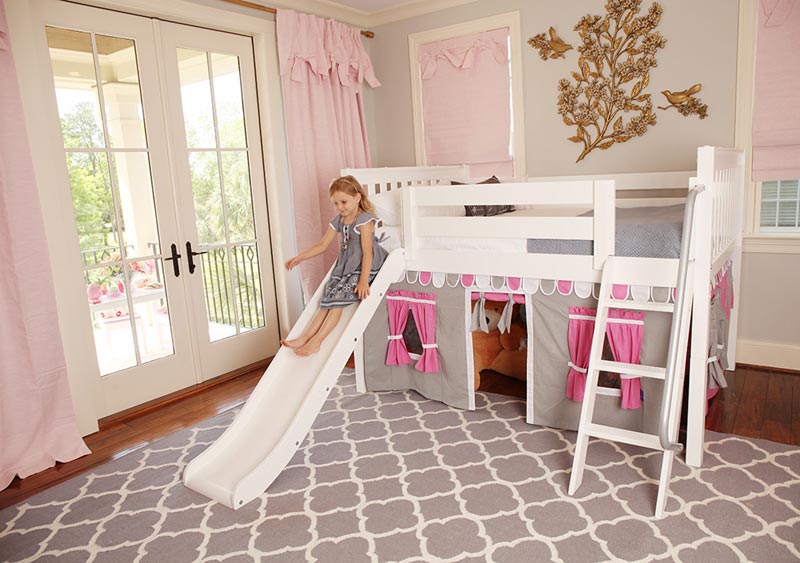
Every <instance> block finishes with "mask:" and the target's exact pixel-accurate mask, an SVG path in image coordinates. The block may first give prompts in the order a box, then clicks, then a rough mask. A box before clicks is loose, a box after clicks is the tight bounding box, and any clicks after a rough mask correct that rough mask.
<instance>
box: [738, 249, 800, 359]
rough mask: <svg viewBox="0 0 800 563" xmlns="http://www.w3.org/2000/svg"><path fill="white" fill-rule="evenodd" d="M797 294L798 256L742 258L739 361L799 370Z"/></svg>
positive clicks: (799, 297)
mask: <svg viewBox="0 0 800 563" xmlns="http://www.w3.org/2000/svg"><path fill="white" fill-rule="evenodd" d="M799 292H800V254H764V253H755V252H751V253H747V254H745V255H744V258H743V260H742V280H741V289H740V294H741V299H740V301H739V306H740V307H741V309H740V312H739V350H738V351H737V358H738V359H739V360H740V361H743V362H745V363H751V364H757V365H770V366H776V367H782V368H787V369H795V370H800V295H798V293H799Z"/></svg>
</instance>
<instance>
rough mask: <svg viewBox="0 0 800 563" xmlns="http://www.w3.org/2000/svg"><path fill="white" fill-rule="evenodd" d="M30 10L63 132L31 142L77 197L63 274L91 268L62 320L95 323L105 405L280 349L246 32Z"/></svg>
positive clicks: (99, 408) (91, 12)
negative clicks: (71, 314) (77, 303)
mask: <svg viewBox="0 0 800 563" xmlns="http://www.w3.org/2000/svg"><path fill="white" fill-rule="evenodd" d="M35 11H36V14H37V19H38V21H39V23H40V27H39V31H40V32H41V36H42V53H43V55H44V56H43V57H42V58H45V57H46V59H47V60H49V63H50V64H49V65H42V67H43V68H42V83H43V85H44V86H45V89H47V90H48V91H49V92H52V97H50V98H49V99H50V101H51V104H50V106H49V107H45V108H42V110H43V112H44V113H45V114H46V118H47V121H48V122H49V123H48V125H49V126H50V127H51V131H52V135H51V136H52V137H53V138H54V139H55V138H58V142H55V141H54V142H53V143H50V145H49V146H47V147H35V148H34V154H35V157H37V158H46V159H48V160H49V161H50V162H52V166H53V167H54V169H56V170H55V171H54V174H53V177H52V180H54V181H49V182H46V185H43V186H42V188H41V189H42V192H43V194H44V196H45V197H50V196H52V197H53V198H55V199H56V200H61V201H64V202H66V201H69V202H70V204H67V205H64V209H63V215H64V221H63V225H61V229H62V230H61V232H60V233H59V234H60V235H62V236H59V239H60V240H58V241H55V242H54V243H53V242H52V241H51V248H53V247H54V246H55V247H57V248H58V249H59V253H63V254H64V256H67V257H70V259H69V260H62V261H61V263H62V264H63V265H64V267H63V268H60V269H56V270H55V273H54V275H55V281H56V283H59V281H61V280H63V281H65V282H66V280H67V279H74V276H81V278H82V280H83V284H82V285H81V294H76V295H74V298H75V299H76V300H82V301H84V302H85V304H86V305H85V307H82V308H77V309H76V308H73V309H72V310H73V311H78V310H79V309H80V310H81V312H80V313H75V316H76V318H74V319H67V320H68V324H69V325H70V326H74V327H75V330H85V331H87V333H88V332H90V334H87V337H86V338H85V339H83V341H84V342H87V343H91V349H89V348H88V346H87V349H86V350H83V351H82V352H83V354H82V355H83V357H84V364H83V367H84V368H85V367H87V366H88V367H91V368H93V369H92V370H90V371H91V372H92V374H91V378H92V385H94V386H95V387H96V392H95V393H94V394H95V396H96V397H97V404H96V412H97V414H98V416H99V417H102V416H106V415H108V414H112V413H115V412H119V411H120V410H123V409H126V408H128V407H131V406H134V405H137V404H140V403H143V402H146V401H148V400H151V399H154V398H157V397H160V396H163V395H165V394H168V393H171V392H173V391H176V390H179V389H182V388H185V387H187V386H189V385H192V384H194V383H197V382H200V381H203V380H207V379H210V378H212V377H215V376H217V375H220V374H223V373H226V372H228V371H231V370H234V369H236V368H238V367H241V366H244V365H247V364H248V363H252V362H254V361H257V360H260V359H262V358H265V357H267V356H270V355H272V354H274V353H275V351H276V350H277V347H278V345H279V344H278V327H277V314H276V307H275V291H274V283H273V277H272V257H271V252H270V245H269V234H268V233H269V225H268V221H267V210H266V190H265V184H264V172H263V159H262V155H261V152H260V132H259V129H258V127H259V123H258V108H257V102H256V96H255V72H254V64H253V54H252V43H251V40H250V39H249V38H247V37H242V36H238V35H233V34H227V33H221V32H213V31H209V30H205V29H198V28H193V27H189V26H183V25H178V24H171V23H165V22H160V21H156V20H151V19H149V18H144V17H140V16H133V15H129V14H123V13H119V12H113V11H108V10H103V9H98V8H91V7H87V6H81V5H76V4H70V3H65V2H60V1H58V0H36V7H35ZM45 53H46V54H45ZM67 194H68V195H67ZM75 235H77V237H76V236H75ZM76 239H77V244H76ZM81 315H82V317H81V318H78V317H79V316H81ZM87 317H88V322H86V319H87ZM73 321H74V322H73ZM63 325H64V323H62V326H63ZM70 368H71V372H72V370H73V369H74V368H75V366H74V365H73V366H70ZM82 371H84V370H82ZM71 375H72V376H73V377H74V376H75V375H74V374H72V373H71Z"/></svg>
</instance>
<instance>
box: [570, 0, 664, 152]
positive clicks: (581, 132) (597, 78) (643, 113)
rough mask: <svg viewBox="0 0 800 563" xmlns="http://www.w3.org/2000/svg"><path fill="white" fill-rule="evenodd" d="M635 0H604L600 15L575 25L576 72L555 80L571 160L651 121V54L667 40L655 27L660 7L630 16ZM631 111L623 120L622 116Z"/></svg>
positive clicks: (632, 134)
mask: <svg viewBox="0 0 800 563" xmlns="http://www.w3.org/2000/svg"><path fill="white" fill-rule="evenodd" d="M640 5H641V0H608V2H606V5H605V8H606V12H607V13H606V15H605V16H602V17H601V16H596V15H594V16H593V15H586V16H584V17H583V18H582V19H581V20H580V21H579V22H578V24H577V25H576V26H575V28H574V29H575V31H577V32H578V35H579V36H580V38H581V45H580V46H579V47H578V52H579V53H580V55H579V57H578V70H579V72H573V73H572V79H573V80H574V81H575V82H574V83H573V82H572V81H570V80H569V79H568V78H562V79H561V80H559V82H558V113H559V114H560V115H561V118H562V119H563V120H564V123H566V124H567V125H569V126H575V127H576V133H575V135H574V136H572V137H570V138H569V140H570V141H572V142H574V143H581V144H582V145H583V150H582V151H581V154H580V156H578V159H577V161H576V162H580V161H581V160H583V159H584V158H585V157H586V155H587V154H589V153H590V152H591V151H593V150H594V149H595V148H599V149H601V150H606V149H608V148H609V147H611V146H612V145H614V144H615V143H624V142H626V141H628V140H629V139H631V138H632V137H640V136H642V135H644V134H645V133H646V132H647V128H648V127H649V126H651V125H655V123H656V115H655V113H654V112H653V103H652V101H651V100H650V94H647V93H644V90H645V88H647V85H648V84H649V83H650V69H651V68H653V67H655V66H657V63H656V57H655V54H656V51H658V50H659V49H662V48H663V47H664V45H666V43H667V40H666V39H664V37H662V36H661V34H660V33H659V32H658V31H655V28H656V27H657V26H658V24H659V22H660V21H661V14H662V12H663V10H662V8H661V5H660V4H659V3H657V2H654V3H653V4H652V5H651V6H650V9H649V10H648V12H647V14H646V15H644V16H641V17H636V15H637V14H638V13H639V9H640ZM629 112H633V113H635V115H633V116H632V117H631V118H630V119H628V120H627V121H626V120H625V115H624V114H626V113H629Z"/></svg>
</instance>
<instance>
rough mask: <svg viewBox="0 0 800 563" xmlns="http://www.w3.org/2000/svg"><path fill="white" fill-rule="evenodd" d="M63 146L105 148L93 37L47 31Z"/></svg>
mask: <svg viewBox="0 0 800 563" xmlns="http://www.w3.org/2000/svg"><path fill="white" fill-rule="evenodd" d="M46 33H47V44H48V47H49V48H50V64H51V65H52V67H53V82H54V83H55V87H56V100H57V102H58V114H59V116H60V117H61V130H62V133H63V135H64V146H65V147H67V148H99V147H103V146H105V143H104V141H103V126H102V121H101V118H100V103H99V101H98V98H97V75H96V74H95V67H94V54H93V51H92V36H91V34H90V33H85V32H81V31H72V30H69V29H60V28H55V27H47V28H46Z"/></svg>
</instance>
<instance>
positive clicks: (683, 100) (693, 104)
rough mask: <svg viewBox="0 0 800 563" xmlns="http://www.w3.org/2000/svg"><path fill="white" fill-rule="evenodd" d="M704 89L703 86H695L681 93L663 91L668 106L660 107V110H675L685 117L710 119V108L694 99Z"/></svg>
mask: <svg viewBox="0 0 800 563" xmlns="http://www.w3.org/2000/svg"><path fill="white" fill-rule="evenodd" d="M702 89H703V85H702V84H695V85H694V86H691V87H689V88H687V89H686V90H681V91H680V92H673V91H672V90H662V91H661V93H662V94H664V97H665V98H666V99H667V105H665V106H658V109H670V108H675V109H677V110H678V113H680V114H681V115H683V116H687V117H688V116H690V115H697V117H699V118H700V119H705V118H706V117H708V106H707V105H706V104H704V103H703V102H701V101H700V100H699V99H698V98H695V97H694V95H695V94H697V93H698V92H699V91H700V90H702Z"/></svg>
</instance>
